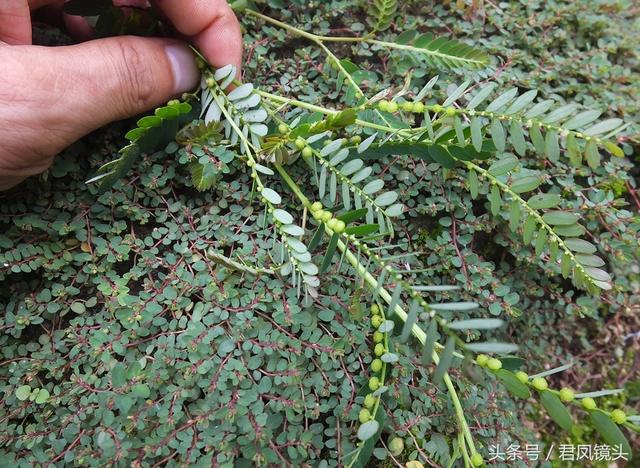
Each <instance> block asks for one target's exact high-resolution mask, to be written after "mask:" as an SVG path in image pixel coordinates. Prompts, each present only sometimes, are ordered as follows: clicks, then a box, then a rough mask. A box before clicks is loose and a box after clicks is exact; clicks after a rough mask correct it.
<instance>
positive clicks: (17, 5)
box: [0, 0, 32, 45]
mask: <svg viewBox="0 0 640 468" xmlns="http://www.w3.org/2000/svg"><path fill="white" fill-rule="evenodd" d="M31 40H32V38H31V12H30V11H29V3H28V2H27V0H1V1H0V41H3V42H6V43H7V44H13V45H18V44H20V45H24V44H31Z"/></svg>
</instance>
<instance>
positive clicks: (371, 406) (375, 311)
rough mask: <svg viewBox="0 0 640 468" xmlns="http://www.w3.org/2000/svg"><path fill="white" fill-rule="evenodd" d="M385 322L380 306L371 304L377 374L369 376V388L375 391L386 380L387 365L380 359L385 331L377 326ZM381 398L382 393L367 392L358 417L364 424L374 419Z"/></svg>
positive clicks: (373, 362)
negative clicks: (384, 370) (378, 329)
mask: <svg viewBox="0 0 640 468" xmlns="http://www.w3.org/2000/svg"><path fill="white" fill-rule="evenodd" d="M382 322H384V317H383V316H382V314H381V311H380V307H379V306H378V305H377V304H373V305H372V306H371V325H373V327H374V328H375V329H376V331H375V332H374V333H373V342H374V343H375V345H374V348H373V354H374V355H375V358H374V359H373V361H371V372H372V373H374V374H375V375H373V376H371V378H369V390H371V391H372V392H375V391H376V390H378V389H379V388H380V387H382V385H383V382H384V372H382V371H383V368H384V367H385V364H384V362H382V360H381V359H380V356H382V355H383V354H384V353H385V352H386V346H385V345H384V339H385V333H382V332H380V331H377V328H378V327H379V326H380V325H381V324H382ZM379 399H380V395H374V394H373V393H369V394H367V396H365V397H364V407H363V408H362V409H361V410H360V414H359V416H358V419H359V420H360V422H361V423H362V424H364V423H366V422H367V421H371V420H372V419H373V415H372V410H373V414H375V409H376V408H377V404H378V400H379Z"/></svg>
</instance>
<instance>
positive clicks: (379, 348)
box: [373, 343, 385, 356]
mask: <svg viewBox="0 0 640 468" xmlns="http://www.w3.org/2000/svg"><path fill="white" fill-rule="evenodd" d="M373 352H374V353H375V355H376V356H382V355H383V354H384V353H385V349H384V345H383V344H382V343H378V344H377V345H376V346H375V348H373Z"/></svg>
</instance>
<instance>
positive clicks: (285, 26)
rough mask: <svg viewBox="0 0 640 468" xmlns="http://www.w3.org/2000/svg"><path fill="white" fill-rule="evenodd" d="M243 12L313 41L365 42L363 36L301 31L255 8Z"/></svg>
mask: <svg viewBox="0 0 640 468" xmlns="http://www.w3.org/2000/svg"><path fill="white" fill-rule="evenodd" d="M244 12H245V13H247V14H249V15H251V16H255V17H256V18H260V19H261V20H263V21H266V22H267V23H271V24H273V25H275V26H278V27H280V28H282V29H286V30H287V31H289V32H292V33H293V34H296V35H298V36H302V37H305V38H307V39H309V40H311V41H314V42H366V41H367V39H366V38H364V37H340V36H318V35H317V34H313V33H310V32H306V31H303V30H302V29H298V28H296V27H294V26H291V25H290V24H287V23H283V22H282V21H278V20H277V19H274V18H271V17H270V16H266V15H263V14H262V13H259V12H257V11H255V10H251V9H250V8H247V9H245V10H244Z"/></svg>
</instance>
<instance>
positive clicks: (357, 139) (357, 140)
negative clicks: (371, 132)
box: [350, 135, 362, 145]
mask: <svg viewBox="0 0 640 468" xmlns="http://www.w3.org/2000/svg"><path fill="white" fill-rule="evenodd" d="M350 141H351V143H353V144H354V145H357V144H358V143H360V142H361V141H362V137H361V136H360V135H353V136H352V137H351V139H350Z"/></svg>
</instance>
